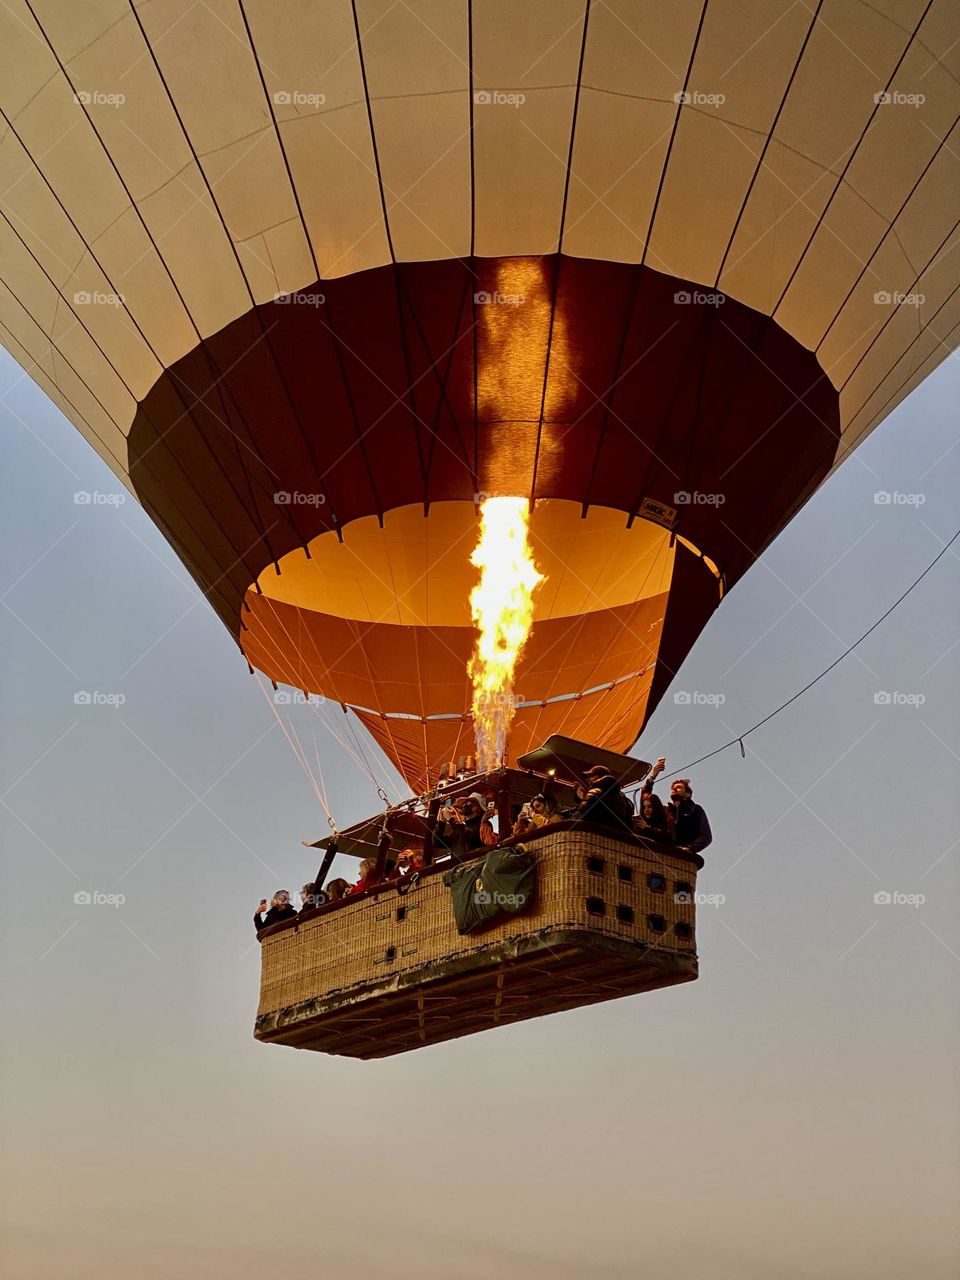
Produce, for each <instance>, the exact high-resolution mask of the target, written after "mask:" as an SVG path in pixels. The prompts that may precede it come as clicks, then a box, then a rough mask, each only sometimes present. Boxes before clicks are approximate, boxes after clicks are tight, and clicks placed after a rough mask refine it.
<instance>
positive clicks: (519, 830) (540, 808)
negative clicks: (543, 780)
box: [513, 792, 560, 836]
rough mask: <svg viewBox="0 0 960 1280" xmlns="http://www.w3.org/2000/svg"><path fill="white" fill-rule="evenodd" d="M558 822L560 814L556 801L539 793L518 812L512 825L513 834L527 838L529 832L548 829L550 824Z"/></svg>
mask: <svg viewBox="0 0 960 1280" xmlns="http://www.w3.org/2000/svg"><path fill="white" fill-rule="evenodd" d="M559 821H560V814H559V813H558V812H557V802H556V800H554V798H553V796H546V795H544V794H543V793H542V792H541V793H540V795H538V796H534V797H533V799H532V800H530V801H528V803H527V804H525V805H524V806H523V808H522V809H521V810H520V812H519V814H518V815H517V820H516V822H515V823H514V824H513V834H514V835H515V836H528V835H530V833H531V831H539V830H540V828H541V827H548V826H550V824H551V823H553V822H559Z"/></svg>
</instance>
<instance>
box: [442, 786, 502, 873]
mask: <svg viewBox="0 0 960 1280" xmlns="http://www.w3.org/2000/svg"><path fill="white" fill-rule="evenodd" d="M495 809H496V806H495V805H494V804H493V802H492V801H490V800H488V799H487V797H486V796H484V795H481V794H480V792H479V791H473V792H471V794H470V795H468V796H463V797H462V798H461V799H459V800H457V801H456V802H455V803H454V804H445V805H443V806H442V808H441V809H440V812H439V813H438V814H437V830H436V837H437V841H438V843H439V844H440V845H441V846H442V847H443V848H444V849H446V850H447V852H448V853H450V854H452V855H453V857H454V858H456V859H458V860H460V861H463V860H465V859H466V858H469V857H470V856H471V855H472V854H474V853H476V852H477V851H478V850H480V849H484V848H488V847H489V846H491V845H495V844H496V843H497V833H496V832H495V831H494V829H493V824H492V823H491V821H490V818H491V816H492V814H493V813H494V812H495Z"/></svg>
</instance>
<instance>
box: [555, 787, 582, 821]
mask: <svg viewBox="0 0 960 1280" xmlns="http://www.w3.org/2000/svg"><path fill="white" fill-rule="evenodd" d="M587 790H588V788H587V787H585V786H584V784H583V783H582V782H575V783H574V784H573V794H574V795H575V796H576V797H577V803H576V804H575V805H573V807H572V808H570V809H564V811H563V814H562V815H561V816H562V817H564V818H575V817H576V816H577V809H578V808H579V807H580V805H582V804H583V802H584V800H586V798H587Z"/></svg>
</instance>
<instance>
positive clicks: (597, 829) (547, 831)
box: [257, 820, 703, 942]
mask: <svg viewBox="0 0 960 1280" xmlns="http://www.w3.org/2000/svg"><path fill="white" fill-rule="evenodd" d="M566 832H575V833H582V834H584V835H590V836H599V837H601V838H602V839H605V840H611V841H613V842H614V843H615V844H619V845H621V846H622V847H623V849H624V852H626V853H637V852H642V853H654V854H660V855H665V856H667V857H670V858H675V859H676V860H677V861H678V862H685V863H687V865H688V866H692V867H695V868H696V869H697V870H698V871H699V870H702V868H703V859H702V858H701V857H700V855H699V854H696V853H686V852H685V851H684V850H682V849H677V848H675V847H674V846H673V845H669V844H659V843H658V842H657V841H655V840H644V839H642V838H640V837H630V836H628V835H627V834H626V833H625V832H619V831H615V830H613V829H612V828H610V827H601V826H598V825H597V824H596V823H593V822H579V821H567V820H565V821H563V822H553V823H551V824H550V826H549V827H545V828H543V829H542V830H540V831H534V832H531V833H530V834H528V835H524V836H523V837H515V838H510V839H507V840H503V841H501V842H500V844H498V845H494V846H493V848H497V849H510V848H512V847H513V846H514V844H520V843H522V844H523V845H524V846H525V847H527V848H528V849H530V851H531V852H533V853H536V852H537V845H538V844H541V843H542V842H543V841H545V840H550V839H552V838H553V837H554V836H558V835H563V834H564V833H566ZM490 851H491V850H490V849H484V850H483V851H482V853H480V854H479V855H478V857H477V858H471V859H468V860H466V861H469V862H480V863H482V862H483V860H484V858H485V857H486V856H487V854H488V853H489V852H490ZM464 865H465V862H460V863H454V862H450V861H447V860H445V861H443V862H435V863H433V864H432V865H431V866H429V867H423V868H421V870H420V883H421V884H422V883H423V882H424V881H425V880H428V879H429V878H431V877H432V876H435V875H438V874H442V873H445V872H447V871H451V870H453V869H454V867H456V866H464ZM399 883H401V882H400V881H397V880H384V881H383V882H382V883H381V884H375V885H373V886H372V887H371V888H369V889H365V890H364V891H363V893H352V894H348V895H347V896H346V897H345V898H341V899H340V900H339V902H326V903H324V904H323V905H322V906H319V907H313V908H312V909H311V910H310V911H303V912H301V913H300V914H299V915H297V916H295V917H294V918H293V919H292V920H281V921H280V923H279V924H273V925H271V926H270V928H269V929H261V930H259V932H258V933H257V937H258V938H259V939H260V940H261V942H262V941H263V940H264V939H265V938H272V937H274V935H276V934H280V933H285V932H287V931H288V930H290V929H296V928H297V926H298V924H300V923H302V922H303V921H306V920H314V919H316V918H317V917H318V916H323V915H328V914H329V913H331V912H334V911H339V910H340V909H341V908H342V907H345V906H347V905H349V904H351V903H356V902H366V901H367V899H369V898H375V897H377V896H378V895H379V894H383V893H387V892H388V891H390V890H396V887H397V885H398V884H399Z"/></svg>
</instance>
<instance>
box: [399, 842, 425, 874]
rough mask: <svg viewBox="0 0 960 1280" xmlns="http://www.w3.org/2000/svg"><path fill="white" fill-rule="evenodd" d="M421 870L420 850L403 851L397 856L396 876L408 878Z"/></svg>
mask: <svg viewBox="0 0 960 1280" xmlns="http://www.w3.org/2000/svg"><path fill="white" fill-rule="evenodd" d="M422 868H423V853H422V851H421V850H420V849H404V850H402V851H401V852H400V853H399V854H398V855H397V865H396V873H397V876H399V877H400V878H402V877H403V876H409V875H412V874H413V873H414V871H420V870H421V869H422Z"/></svg>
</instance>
